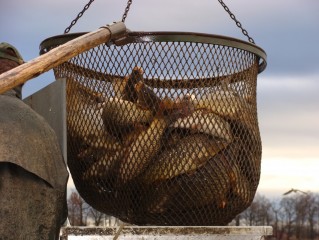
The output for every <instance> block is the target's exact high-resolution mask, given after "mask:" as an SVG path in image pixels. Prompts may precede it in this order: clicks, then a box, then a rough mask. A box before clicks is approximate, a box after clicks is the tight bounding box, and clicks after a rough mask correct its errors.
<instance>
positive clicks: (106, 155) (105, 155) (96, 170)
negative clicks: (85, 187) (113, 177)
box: [82, 149, 122, 181]
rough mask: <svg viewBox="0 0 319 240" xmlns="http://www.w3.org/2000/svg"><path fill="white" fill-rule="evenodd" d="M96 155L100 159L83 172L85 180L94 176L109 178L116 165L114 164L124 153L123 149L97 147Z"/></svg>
mask: <svg viewBox="0 0 319 240" xmlns="http://www.w3.org/2000/svg"><path fill="white" fill-rule="evenodd" d="M88 153H89V152H88ZM94 155H95V158H97V159H98V160H97V161H96V162H94V163H93V164H91V166H90V167H89V168H88V169H87V170H86V171H85V172H84V173H83V177H82V179H83V180H84V181H88V180H90V179H94V178H99V179H103V178H104V179H105V178H107V177H108V175H109V174H110V171H111V170H112V168H113V167H114V164H115V163H116V162H117V161H119V159H120V158H121V155H122V153H121V151H108V150H105V149H96V150H95V152H94Z"/></svg>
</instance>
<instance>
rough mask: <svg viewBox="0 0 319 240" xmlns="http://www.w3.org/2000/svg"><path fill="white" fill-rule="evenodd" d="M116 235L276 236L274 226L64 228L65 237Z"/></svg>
mask: <svg viewBox="0 0 319 240" xmlns="http://www.w3.org/2000/svg"><path fill="white" fill-rule="evenodd" d="M115 235H118V238H117V239H118V240H124V239H136V240H142V239H144V240H155V239H157V240H161V239H163V240H171V239H183V240H185V239H187V240H195V239H197V240H208V239H209V240H257V239H258V240H261V239H264V237H266V236H271V235H272V227H267V226H259V227H207V226H202V227H158V226H153V227H136V226H133V227H131V226H125V227H123V229H120V228H115V227H106V228H102V227H97V228H93V227H84V228H83V227H82V228H81V227H67V228H63V229H62V239H61V240H76V239H83V240H84V239H85V240H89V239H90V240H92V239H95V240H103V239H114V236H115Z"/></svg>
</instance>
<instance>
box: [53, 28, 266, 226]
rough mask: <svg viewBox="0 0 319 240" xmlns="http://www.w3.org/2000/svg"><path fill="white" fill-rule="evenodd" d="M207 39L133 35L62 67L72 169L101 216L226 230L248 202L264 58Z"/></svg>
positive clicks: (254, 177)
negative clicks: (219, 226) (65, 91)
mask: <svg viewBox="0 0 319 240" xmlns="http://www.w3.org/2000/svg"><path fill="white" fill-rule="evenodd" d="M203 37H205V39H206V38H208V39H209V38H210V37H209V36H206V35H205V36H195V37H194V36H192V38H191V39H189V38H188V35H187V34H185V36H177V37H176V34H175V35H174V33H170V34H166V35H165V34H162V35H161V34H156V33H151V34H147V35H143V34H141V33H130V35H129V37H128V39H129V40H127V41H126V42H124V43H122V44H119V45H116V44H102V45H99V46H97V47H96V48H93V49H91V50H89V51H87V52H84V53H82V54H80V55H78V56H77V57H74V58H72V59H71V60H69V61H68V62H66V63H64V64H62V65H60V66H58V67H57V68H55V69H54V72H55V75H56V77H59V78H61V77H63V78H66V79H67V136H68V140H67V145H68V166H69V169H70V172H71V174H72V178H73V180H74V183H75V186H76V188H77V190H78V191H79V193H80V194H81V196H82V197H83V198H84V199H85V200H86V201H87V202H88V203H89V204H90V205H92V206H93V207H94V208H96V209H97V210H99V211H101V212H104V213H107V214H109V215H113V216H116V217H118V218H120V219H121V220H123V221H125V222H129V223H132V224H138V225H194V226H195V225H225V224H227V223H229V222H230V221H231V220H232V219H233V218H234V217H235V216H236V215H237V214H238V213H240V212H241V211H243V210H244V209H245V208H247V207H248V206H249V205H250V203H251V201H252V200H253V198H254V195H255V192H256V189H257V186H258V182H259V176H260V161H261V140H260V134H259V129H258V121H257V108H256V80H257V75H258V66H259V65H258V63H259V57H258V56H257V55H256V54H255V53H252V52H250V51H247V50H243V49H240V48H236V47H232V46H227V45H221V44H215V43H211V42H210V40H209V41H207V40H205V41H202V40H203ZM176 39H177V40H176ZM185 39H186V40H185ZM52 47H54V46H52Z"/></svg>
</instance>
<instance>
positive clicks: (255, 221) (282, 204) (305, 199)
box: [68, 191, 319, 240]
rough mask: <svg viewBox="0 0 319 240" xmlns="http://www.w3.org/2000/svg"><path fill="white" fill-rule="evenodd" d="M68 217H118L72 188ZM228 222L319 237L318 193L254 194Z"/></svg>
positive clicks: (94, 221)
mask: <svg viewBox="0 0 319 240" xmlns="http://www.w3.org/2000/svg"><path fill="white" fill-rule="evenodd" d="M68 211H69V213H68V219H69V222H70V224H71V225H72V226H87V225H94V226H117V225H119V223H120V221H119V220H118V219H116V218H114V217H111V216H108V215H106V214H104V213H101V212H99V211H97V210H96V209H94V208H93V207H91V206H90V205H89V204H87V203H86V202H85V201H84V200H83V199H82V198H81V196H80V195H79V194H78V193H77V192H76V191H73V192H72V193H71V194H70V196H69V197H68ZM230 225H237V226H272V227H273V239H278V240H294V239H302V240H308V239H309V240H315V239H319V195H318V194H315V193H312V192H307V193H305V192H301V191H300V192H295V193H291V194H288V195H286V196H283V197H282V198H281V199H278V200H270V199H268V198H267V197H265V196H264V195H260V194H257V195H256V196H255V198H254V200H253V202H252V204H251V205H250V207H248V208H247V209H246V210H245V211H244V212H242V213H240V214H239V215H238V216H236V217H235V219H234V221H233V222H232V223H231V224H230Z"/></svg>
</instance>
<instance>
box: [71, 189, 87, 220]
mask: <svg viewBox="0 0 319 240" xmlns="http://www.w3.org/2000/svg"><path fill="white" fill-rule="evenodd" d="M87 209H88V204H87V203H86V202H85V201H84V200H83V199H82V198H81V196H80V195H79V194H78V193H77V192H72V193H71V195H70V197H69V198H68V211H69V213H68V218H69V221H70V224H71V225H73V226H85V225H86V221H87Z"/></svg>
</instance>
